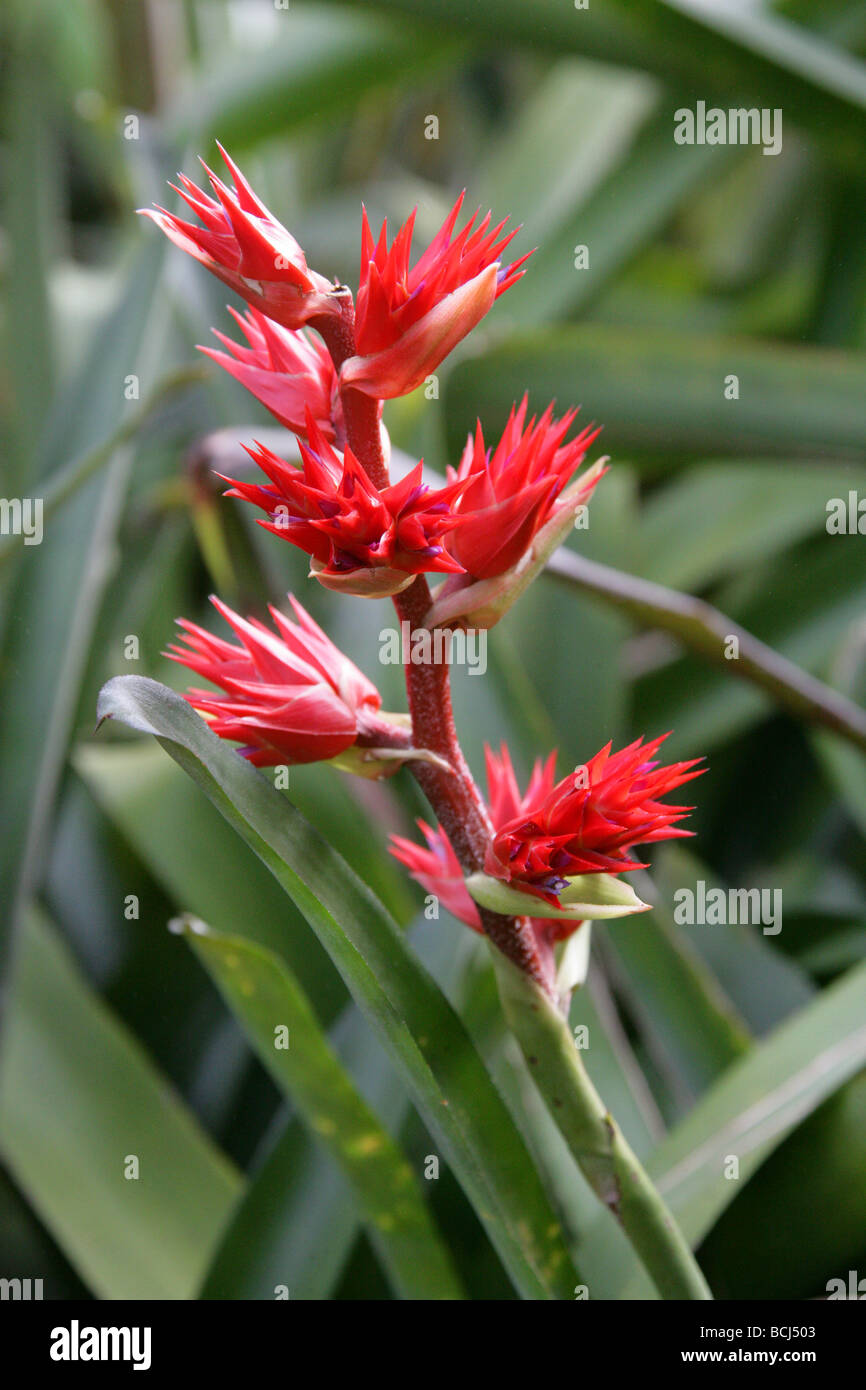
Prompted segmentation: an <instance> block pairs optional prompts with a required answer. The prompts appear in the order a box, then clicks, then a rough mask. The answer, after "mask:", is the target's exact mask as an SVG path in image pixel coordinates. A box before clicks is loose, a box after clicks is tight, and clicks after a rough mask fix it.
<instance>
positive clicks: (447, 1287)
mask: <svg viewBox="0 0 866 1390" xmlns="http://www.w3.org/2000/svg"><path fill="white" fill-rule="evenodd" d="M174 927H175V930H177V931H179V932H180V933H181V934H182V935H183V936H185V938H186V940H187V941H188V942H189V943H190V945H191V946H192V947H193V950H194V951H195V953H196V955H197V956H198V957H199V959H200V960H201V962H202V964H203V965H204V966H205V968H206V969H207V971H208V972H209V974H210V975H211V976H212V977H213V979H214V981H215V983H216V984H217V986H218V987H219V989H220V990H221V992H222V994H223V996H224V998H225V999H226V1002H227V1003H228V1005H229V1007H230V1009H231V1010H232V1012H233V1013H234V1014H235V1016H236V1017H237V1018H238V1020H239V1021H240V1023H241V1025H242V1026H243V1027H244V1029H245V1030H246V1032H247V1035H248V1036H249V1038H250V1041H251V1042H252V1044H253V1046H254V1047H255V1049H256V1051H257V1052H258V1054H259V1057H260V1059H261V1061H262V1062H263V1063H264V1065H265V1066H266V1067H267V1069H268V1070H269V1071H270V1073H271V1075H272V1076H273V1078H274V1080H275V1081H276V1082H277V1084H278V1085H279V1086H281V1087H282V1089H283V1090H284V1092H285V1093H286V1095H287V1096H288V1097H289V1099H291V1100H293V1101H294V1103H295V1105H296V1106H297V1107H298V1110H299V1111H300V1113H301V1114H302V1116H303V1117H304V1120H305V1123H306V1124H307V1125H308V1126H309V1128H310V1129H311V1130H313V1132H314V1133H315V1134H316V1135H317V1136H318V1137H319V1138H320V1140H321V1142H322V1144H323V1146H324V1147H325V1148H326V1149H327V1150H328V1151H329V1153H330V1154H331V1156H332V1158H333V1159H334V1160H335V1161H336V1162H337V1163H338V1164H339V1166H340V1168H341V1169H342V1171H343V1172H344V1174H345V1175H346V1177H347V1178H348V1180H349V1181H350V1183H351V1184H352V1187H353V1189H354V1192H355V1194H356V1196H357V1199H358V1203H359V1207H360V1209H361V1211H362V1213H363V1215H364V1218H365V1220H366V1223H367V1229H368V1231H369V1234H370V1239H371V1240H372V1242H373V1246H374V1248H375V1249H376V1251H377V1253H378V1255H379V1258H380V1259H381V1261H382V1263H383V1265H384V1267H385V1269H386V1270H387V1271H388V1274H389V1276H390V1278H391V1280H392V1282H393V1284H394V1287H395V1289H396V1290H397V1292H398V1293H399V1294H400V1295H401V1297H403V1298H421V1299H442V1298H446V1299H450V1298H460V1297H461V1292H460V1287H459V1284H458V1283H457V1280H456V1278H455V1275H454V1272H453V1270H452V1268H451V1263H450V1260H449V1258H448V1255H447V1253H446V1251H445V1248H444V1247H443V1245H442V1243H441V1240H440V1238H439V1235H438V1233H437V1231H436V1229H435V1227H434V1225H433V1223H432V1221H431V1218H430V1214H429V1212H428V1210H427V1207H426V1204H425V1202H424V1200H423V1198H422V1197H421V1193H420V1190H419V1188H418V1183H417V1179H416V1176H415V1174H414V1173H413V1171H412V1169H411V1167H410V1166H409V1163H408V1161H407V1159H406V1157H405V1155H404V1154H403V1152H402V1151H401V1149H400V1148H399V1146H398V1145H397V1144H396V1143H395V1142H394V1140H393V1139H392V1138H391V1136H390V1134H389V1133H388V1131H387V1130H386V1129H384V1128H383V1127H382V1125H381V1123H380V1122H379V1120H378V1118H377V1116H376V1115H375V1114H374V1112H373V1111H372V1110H371V1109H370V1107H369V1106H368V1105H367V1103H366V1101H364V1100H363V1099H362V1097H361V1096H360V1095H359V1093H358V1091H357V1090H356V1089H355V1087H354V1085H353V1083H352V1081H351V1079H350V1078H349V1076H348V1075H347V1073H346V1072H345V1071H344V1069H343V1067H342V1066H341V1065H340V1062H339V1060H338V1059H337V1057H336V1055H335V1053H334V1051H333V1049H332V1048H331V1046H330V1044H329V1043H328V1041H327V1039H326V1038H325V1036H324V1034H323V1033H322V1031H321V1028H320V1026H319V1024H318V1022H317V1020H316V1017H315V1015H314V1013H313V1011H312V1009H311V1008H310V1004H309V1001H308V1000H307V998H306V997H305V995H304V992H303V990H302V989H301V988H300V986H299V985H298V983H297V981H296V980H295V979H294V977H293V976H292V974H291V972H290V971H289V970H287V969H286V967H285V965H284V964H283V963H282V961H280V960H279V959H278V957H277V956H276V955H274V954H273V952H271V951H267V950H265V949H263V948H262V947H261V946H259V945H257V944H254V943H251V942H249V941H245V940H244V938H243V937H242V936H236V935H229V934H227V933H221V932H215V931H214V930H213V929H212V928H211V927H208V926H207V925H206V923H204V922H202V921H201V920H200V919H199V918H193V917H184V918H179V919H177V921H176V922H175V923H174ZM290 1293H291V1290H290Z"/></svg>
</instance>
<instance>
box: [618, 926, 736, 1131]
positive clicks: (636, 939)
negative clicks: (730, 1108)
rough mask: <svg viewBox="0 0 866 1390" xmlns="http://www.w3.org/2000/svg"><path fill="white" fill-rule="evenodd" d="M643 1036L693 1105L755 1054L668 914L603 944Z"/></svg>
mask: <svg viewBox="0 0 866 1390" xmlns="http://www.w3.org/2000/svg"><path fill="white" fill-rule="evenodd" d="M604 941H605V945H606V947H607V952H608V954H609V956H610V957H612V958H613V962H614V964H615V967H616V969H615V978H616V981H617V983H618V985H619V988H620V992H621V993H622V994H623V995H624V996H625V998H626V999H627V1001H628V1005H629V1009H630V1011H631V1013H632V1016H633V1018H634V1019H635V1021H636V1022H637V1023H638V1025H639V1028H640V1032H641V1036H642V1037H643V1038H644V1040H645V1041H646V1042H647V1045H648V1046H649V1048H650V1050H651V1052H652V1055H653V1058H654V1060H655V1062H656V1065H657V1066H659V1067H660V1069H661V1070H662V1071H663V1072H664V1073H665V1075H666V1077H667V1079H668V1080H669V1082H670V1083H671V1086H672V1089H673V1091H674V1093H675V1094H677V1093H678V1095H679V1100H680V1104H681V1106H687V1105H688V1104H689V1103H691V1102H693V1101H694V1099H695V1097H696V1096H699V1095H700V1094H701V1092H702V1091H704V1090H705V1089H706V1088H707V1086H708V1085H709V1084H710V1083H711V1082H712V1081H714V1080H715V1079H716V1078H717V1077H718V1076H720V1075H721V1074H722V1073H723V1072H724V1070H725V1069H726V1067H728V1066H729V1065H730V1064H731V1062H733V1061H735V1060H736V1059H737V1058H738V1057H741V1056H742V1055H743V1053H744V1052H745V1051H747V1050H748V1047H749V1042H750V1038H749V1033H748V1030H747V1029H746V1027H745V1026H744V1024H743V1021H742V1019H741V1018H740V1017H739V1016H738V1014H737V1011H736V1009H735V1008H734V1007H733V1005H732V1003H731V1001H730V999H728V998H727V997H726V995H725V993H724V990H723V989H722V988H721V986H720V985H719V983H718V981H717V980H716V979H715V977H714V976H713V975H712V973H711V972H710V970H708V969H707V967H706V966H705V965H704V963H703V961H702V960H701V959H700V956H698V954H697V952H696V951H695V949H694V947H693V946H692V945H691V944H690V943H689V942H688V941H687V940H686V939H685V938H684V937H683V934H682V932H681V931H680V930H679V929H678V928H677V927H676V926H674V924H673V922H671V921H669V920H667V919H666V918H665V916H664V914H660V913H658V912H657V911H655V910H653V911H652V912H650V913H648V914H647V916H646V917H642V918H641V919H640V921H637V922H628V921H623V922H618V923H616V924H615V925H614V926H613V927H612V928H611V929H610V931H609V932H607V933H606V935H605V937H604Z"/></svg>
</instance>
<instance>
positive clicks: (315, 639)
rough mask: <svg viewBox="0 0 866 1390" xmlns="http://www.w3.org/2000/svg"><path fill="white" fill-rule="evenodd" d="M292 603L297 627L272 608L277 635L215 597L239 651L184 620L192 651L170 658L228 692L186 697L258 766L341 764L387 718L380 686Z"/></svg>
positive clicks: (180, 649)
mask: <svg viewBox="0 0 866 1390" xmlns="http://www.w3.org/2000/svg"><path fill="white" fill-rule="evenodd" d="M289 598H290V601H291V604H292V608H293V609H294V614H295V621H294V622H292V621H291V619H289V618H287V617H285V615H284V614H282V613H280V612H279V610H278V609H276V608H271V609H270V613H271V617H272V619H273V621H274V625H275V627H276V630H277V632H276V634H275V633H274V632H272V631H271V630H270V629H269V628H267V627H266V626H265V625H264V623H260V622H258V621H257V620H256V619H255V618H251V619H249V620H247V619H245V618H241V617H240V616H239V615H238V614H237V613H234V612H232V610H231V608H229V607H228V606H227V605H226V604H224V603H221V602H220V600H219V599H217V598H212V599H211V603H212V604H213V605H214V607H215V608H216V610H217V612H218V613H220V614H221V615H222V617H223V618H225V620H226V622H227V623H228V625H229V627H230V628H231V629H232V631H233V632H234V633H235V635H236V637H238V639H239V641H240V645H237V644H236V643H234V642H229V641H226V640H225V639H223V638H221V637H214V636H213V635H212V634H211V633H209V632H206V631H205V630H204V628H201V627H198V626H197V625H196V624H195V623H190V622H187V621H186V619H184V618H181V619H179V620H178V626H179V627H180V628H181V629H182V637H181V641H182V642H184V643H185V644H186V645H185V646H183V645H180V644H179V643H178V644H173V645H172V646H171V647H170V648H169V650H168V651H167V652H166V653H165V655H166V656H167V657H169V658H170V659H171V660H172V661H177V662H179V663H180V664H181V665H182V666H187V667H189V669H190V670H191V671H195V673H196V674H197V675H199V676H202V677H203V678H204V679H205V680H208V681H211V682H212V683H213V684H214V685H216V686H219V687H220V688H221V689H222V691H223V692H224V694H222V695H220V694H217V693H216V692H214V691H209V690H200V689H193V690H190V691H188V692H187V695H186V699H187V700H188V701H189V703H190V704H191V705H192V706H193V707H194V708H195V709H196V710H198V711H199V713H200V714H202V715H203V716H204V717H205V719H207V721H208V723H209V724H210V727H211V728H212V729H213V731H214V733H216V734H219V736H220V738H225V739H231V740H232V741H233V742H237V743H241V744H243V745H244V746H243V747H242V748H241V749H240V752H241V753H242V754H243V756H244V757H245V758H247V759H248V760H249V761H250V762H251V763H254V764H255V766H256V767H270V766H274V765H275V764H278V763H312V762H318V761H321V760H327V759H330V758H336V757H337V756H339V755H340V754H342V753H344V752H345V751H346V750H347V749H349V748H351V747H352V745H353V744H354V743H355V742H356V741H357V740H358V738H359V737H362V736H371V735H372V734H374V732H375V731H376V730H377V729H381V728H382V727H383V724H384V721H385V719H386V716H384V715H379V713H378V712H379V708H380V706H381V703H382V700H381V696H380V695H379V692H378V690H377V689H376V687H375V686H374V685H373V684H372V683H371V682H370V681H368V680H367V678H366V676H364V675H363V674H362V673H361V672H360V671H359V670H358V668H357V666H355V665H354V664H353V663H352V662H351V661H350V660H349V658H348V657H347V656H344V655H343V653H342V652H340V651H338V650H337V648H336V647H335V646H334V644H333V643H332V642H331V641H330V640H329V639H328V638H327V637H326V636H325V634H324V632H322V630H321V628H320V627H319V626H318V624H317V623H315V622H314V621H313V619H312V618H311V617H310V615H309V614H308V613H307V612H305V610H304V609H303V608H302V607H301V605H300V604H299V603H298V602H297V600H296V599H294V598H292V596H291V595H289ZM395 766H396V764H395Z"/></svg>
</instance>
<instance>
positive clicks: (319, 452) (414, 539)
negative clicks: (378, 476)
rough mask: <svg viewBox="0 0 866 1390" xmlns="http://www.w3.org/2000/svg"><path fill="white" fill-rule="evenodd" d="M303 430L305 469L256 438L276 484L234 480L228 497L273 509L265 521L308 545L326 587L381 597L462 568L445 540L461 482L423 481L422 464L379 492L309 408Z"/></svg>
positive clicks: (256, 451)
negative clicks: (419, 578)
mask: <svg viewBox="0 0 866 1390" xmlns="http://www.w3.org/2000/svg"><path fill="white" fill-rule="evenodd" d="M305 433H306V436H307V442H304V441H303V440H300V439H299V441H298V447H299V449H300V453H301V460H302V463H303V467H302V468H296V467H295V466H294V465H293V464H290V463H286V462H285V461H284V460H283V459H281V458H279V457H278V456H277V455H276V454H274V453H272V452H271V450H270V449H266V448H264V447H263V445H261V444H258V445H256V446H255V448H253V449H250V450H248V452H249V454H250V456H251V458H253V459H254V460H255V462H256V463H257V464H258V465H259V467H260V468H261V470H262V472H263V473H266V474H267V476H268V478H269V479H270V484H269V485H266V486H261V485H260V484H258V483H245V482H237V481H235V482H234V483H233V485H232V488H231V490H230V491H229V492H228V494H227V495H228V496H229V497H240V498H242V499H243V500H244V501H246V502H252V503H253V504H254V505H255V506H257V507H261V508H262V510H263V511H265V512H267V514H268V519H267V520H262V521H261V525H262V526H264V527H266V528H267V529H268V530H269V531H273V532H274V533H275V534H276V535H278V536H282V537H284V538H285V539H286V540H289V541H291V542H292V543H293V544H294V545H297V546H299V547H300V548H301V550H305V551H306V553H307V554H308V555H309V556H310V557H311V560H312V566H313V568H312V571H311V573H312V574H313V575H314V576H315V578H316V579H318V580H319V581H320V582H321V583H322V584H324V585H325V587H326V588H331V589H342V590H343V591H344V592H348V593H354V594H361V595H363V596H365V597H373V596H376V597H381V596H383V595H387V594H395V593H398V592H399V591H400V590H401V589H405V588H406V587H407V585H409V584H411V583H412V581H413V579H414V578H415V575H416V574H422V573H425V572H426V573H431V572H432V573H438V574H451V573H454V572H455V571H460V569H461V566H460V565H459V564H458V563H457V561H456V560H455V559H453V558H452V556H450V555H449V554H448V551H447V549H446V547H445V543H444V538H445V536H446V533H447V532H449V531H451V530H453V529H454V527H455V526H456V525H457V524H458V518H457V516H456V515H455V514H454V511H453V502H454V499H455V497H456V496H457V495H458V494H459V493H460V492H461V491H462V489H463V487H464V486H465V485H464V484H463V483H451V484H449V486H448V487H443V488H438V489H435V490H434V489H431V488H428V487H425V485H424V484H423V483H422V482H421V474H422V468H423V464H422V463H420V462H419V463H418V464H417V465H416V467H415V468H414V469H412V471H411V472H410V473H407V474H406V477H405V478H403V480H402V481H401V482H399V483H395V484H394V485H393V486H392V487H386V488H382V489H381V490H380V489H379V488H377V487H375V486H374V484H373V483H372V482H371V481H370V479H369V477H368V476H367V474H366V473H365V471H364V469H363V468H362V467H361V465H360V463H359V462H358V460H357V459H356V458H355V456H354V454H353V453H352V450H351V449H350V448H349V447H348V446H347V448H346V450H345V452H344V454H343V455H342V457H340V455H339V454H337V453H335V452H334V450H333V449H332V448H331V447H330V445H329V444H328V441H327V440H326V439H325V437H324V435H323V434H322V433H321V431H320V430H319V427H318V425H317V424H316V422H315V420H314V419H313V418H312V415H310V414H308V416H307V421H306V428H305ZM227 481H228V480H227Z"/></svg>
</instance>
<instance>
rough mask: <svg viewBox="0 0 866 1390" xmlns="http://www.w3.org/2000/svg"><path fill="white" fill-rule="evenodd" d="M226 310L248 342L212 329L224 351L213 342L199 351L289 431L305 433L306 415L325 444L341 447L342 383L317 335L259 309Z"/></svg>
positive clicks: (342, 422)
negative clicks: (285, 325) (276, 320)
mask: <svg viewBox="0 0 866 1390" xmlns="http://www.w3.org/2000/svg"><path fill="white" fill-rule="evenodd" d="M229 313H230V314H231V315H232V317H233V318H234V319H235V321H236V322H237V324H238V326H239V328H240V329H241V331H242V332H243V334H244V337H245V338H246V340H247V342H246V345H244V344H243V343H236V342H234V341H233V340H232V339H231V338H228V337H226V335H225V334H224V333H217V331H216V329H214V334H215V336H216V337H217V338H218V339H219V341H220V342H221V343H222V344H223V346H224V347H226V348H228V352H220V351H218V349H217V348H211V347H202V348H200V351H201V352H203V353H205V354H206V355H207V356H208V357H210V358H211V359H212V361H214V362H217V363H219V365H220V366H221V367H224V368H225V370H226V371H227V372H228V373H229V375H230V376H233V377H234V378H235V380H236V381H239V382H240V383H241V385H242V386H245V387H246V388H247V390H248V391H250V392H252V394H253V395H254V396H255V397H256V399H257V400H260V401H261V403H262V405H263V406H265V407H266V409H268V410H269V411H270V412H271V414H272V415H274V416H276V418H277V419H278V420H279V422H280V424H281V425H285V427H286V429H287V430H291V431H292V433H293V434H299V435H303V436H304V437H306V433H307V415H308V414H309V415H312V417H313V419H314V421H315V422H316V426H317V428H318V430H319V431H320V433H321V434H322V435H323V436H324V438H325V439H326V440H327V441H328V443H329V444H335V443H336V444H338V445H339V446H340V447H342V446H343V445H344V443H345V438H346V430H345V423H344V421H343V405H342V401H341V399H340V384H339V381H338V379H337V373H336V371H335V370H334V363H333V361H332V360H331V354H330V353H329V352H328V349H327V348H326V347H325V344H324V343H323V342H322V340H321V338H318V337H315V336H314V335H313V334H311V333H309V332H308V331H307V330H306V329H303V328H300V329H289V328H282V327H280V325H279V324H277V323H274V321H273V320H272V319H269V318H267V317H266V315H265V314H262V313H260V312H259V310H258V309H248V310H247V312H246V314H239V313H238V312H237V310H236V309H232V308H231V307H230V308H229Z"/></svg>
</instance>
